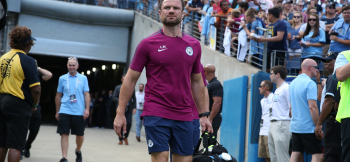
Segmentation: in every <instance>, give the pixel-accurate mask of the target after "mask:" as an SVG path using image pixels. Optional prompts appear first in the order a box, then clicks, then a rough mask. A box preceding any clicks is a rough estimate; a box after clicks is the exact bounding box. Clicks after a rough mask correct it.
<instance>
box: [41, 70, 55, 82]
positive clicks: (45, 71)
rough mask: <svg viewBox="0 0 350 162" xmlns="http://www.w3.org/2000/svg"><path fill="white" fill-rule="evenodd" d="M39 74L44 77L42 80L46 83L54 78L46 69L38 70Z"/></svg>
mask: <svg viewBox="0 0 350 162" xmlns="http://www.w3.org/2000/svg"><path fill="white" fill-rule="evenodd" d="M38 72H39V73H40V74H42V75H43V76H42V79H43V80H45V81H48V80H49V79H51V77H52V73H51V72H50V71H48V70H46V69H43V68H38Z"/></svg>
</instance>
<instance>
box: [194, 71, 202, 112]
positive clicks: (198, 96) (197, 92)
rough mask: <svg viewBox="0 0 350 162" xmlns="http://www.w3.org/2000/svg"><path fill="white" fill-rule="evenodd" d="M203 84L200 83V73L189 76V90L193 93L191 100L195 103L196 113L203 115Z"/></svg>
mask: <svg viewBox="0 0 350 162" xmlns="http://www.w3.org/2000/svg"><path fill="white" fill-rule="evenodd" d="M203 87H204V83H203V81H202V75H201V73H198V74H191V90H192V93H193V99H194V102H195V103H196V106H197V110H198V113H199V114H201V113H205V104H204V101H205V97H204V95H205V91H204V88H203Z"/></svg>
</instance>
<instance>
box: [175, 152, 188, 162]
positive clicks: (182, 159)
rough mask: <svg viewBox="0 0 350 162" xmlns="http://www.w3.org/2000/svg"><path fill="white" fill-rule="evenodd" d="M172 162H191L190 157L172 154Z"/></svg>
mask: <svg viewBox="0 0 350 162" xmlns="http://www.w3.org/2000/svg"><path fill="white" fill-rule="evenodd" d="M172 156H173V162H192V155H188V156H183V155H179V154H176V153H173V155H172Z"/></svg>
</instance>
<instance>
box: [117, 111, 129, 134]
mask: <svg viewBox="0 0 350 162" xmlns="http://www.w3.org/2000/svg"><path fill="white" fill-rule="evenodd" d="M125 118H126V133H124V132H123V129H124V128H123V127H122V131H121V135H122V138H119V140H123V138H128V137H129V132H130V129H131V121H132V109H131V110H128V111H126V113H125Z"/></svg>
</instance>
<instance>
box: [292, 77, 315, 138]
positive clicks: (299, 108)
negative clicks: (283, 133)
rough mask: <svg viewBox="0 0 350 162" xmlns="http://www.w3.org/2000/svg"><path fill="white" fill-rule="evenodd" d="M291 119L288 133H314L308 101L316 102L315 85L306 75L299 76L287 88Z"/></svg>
mask: <svg viewBox="0 0 350 162" xmlns="http://www.w3.org/2000/svg"><path fill="white" fill-rule="evenodd" d="M289 98H290V103H291V107H292V119H291V122H290V128H289V131H290V132H293V133H314V131H315V125H314V122H313V121H312V118H311V114H310V109H309V104H308V100H315V101H316V100H317V86H316V83H315V82H314V81H313V80H311V78H310V77H309V76H308V75H306V74H304V73H303V74H300V75H298V77H297V78H295V79H294V80H293V81H292V83H290V86H289Z"/></svg>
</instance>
